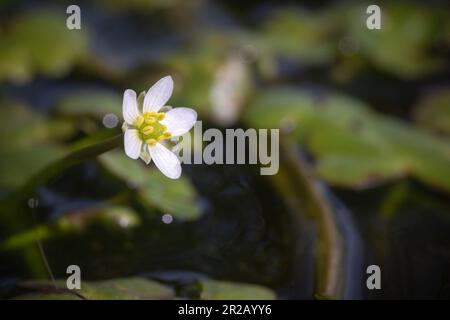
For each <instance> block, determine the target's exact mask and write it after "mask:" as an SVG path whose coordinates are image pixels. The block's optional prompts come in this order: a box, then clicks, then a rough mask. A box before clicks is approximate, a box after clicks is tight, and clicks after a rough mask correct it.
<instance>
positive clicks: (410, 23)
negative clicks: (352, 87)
mask: <svg viewBox="0 0 450 320" xmlns="http://www.w3.org/2000/svg"><path fill="white" fill-rule="evenodd" d="M368 5H369V3H367V4H366V5H364V4H362V5H360V4H358V5H357V6H355V7H353V8H348V7H345V8H344V9H343V11H344V12H345V16H346V19H345V21H347V22H348V23H349V36H350V37H352V38H353V39H355V41H357V43H358V44H359V47H360V49H361V53H362V54H363V55H364V56H365V57H366V58H367V59H368V60H369V61H370V62H371V63H373V64H375V65H376V66H377V67H379V68H380V69H382V70H384V71H385V72H389V73H394V74H396V75H398V76H400V77H404V78H415V77H418V76H421V75H423V74H426V73H428V72H431V71H434V70H437V69H438V68H439V66H440V64H441V61H439V60H438V58H436V57H434V56H431V55H430V54H429V53H428V52H427V49H428V48H429V47H430V46H431V45H432V43H433V40H434V38H435V35H436V34H437V33H438V32H439V28H440V26H439V25H440V24H442V23H443V21H445V20H444V19H440V17H439V16H438V15H437V14H434V15H433V14H432V12H431V9H430V8H429V7H424V6H420V5H414V4H411V3H408V4H406V3H404V4H401V3H389V4H386V5H384V6H383V9H382V18H381V20H382V22H381V23H382V27H381V29H379V30H370V29H368V28H366V19H367V17H368V15H367V14H366V8H367V7H368ZM399 41H401V44H399Z"/></svg>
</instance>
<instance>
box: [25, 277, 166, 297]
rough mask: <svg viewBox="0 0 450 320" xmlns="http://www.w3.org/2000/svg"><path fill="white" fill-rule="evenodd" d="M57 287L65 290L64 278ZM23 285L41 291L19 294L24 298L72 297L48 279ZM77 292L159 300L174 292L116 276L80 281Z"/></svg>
mask: <svg viewBox="0 0 450 320" xmlns="http://www.w3.org/2000/svg"><path fill="white" fill-rule="evenodd" d="M56 283H57V289H59V290H61V291H62V290H67V286H66V281H65V280H57V282H56ZM22 286H23V287H27V288H33V289H41V290H44V292H43V293H41V294H39V293H33V294H31V295H26V296H19V298H22V299H24V297H25V298H29V299H31V300H33V299H37V300H41V299H53V298H55V299H66V298H67V299H73V297H70V296H69V294H70V293H67V292H51V291H52V289H53V291H55V289H54V287H53V284H52V283H51V282H49V281H28V282H24V283H22ZM74 292H76V293H77V294H79V295H81V296H82V297H83V298H85V299H89V300H119V299H120V300H159V299H173V298H174V296H175V293H174V291H173V289H172V288H170V287H168V286H165V285H162V284H160V283H158V282H155V281H152V280H148V279H146V278H142V277H130V278H118V279H111V280H104V281H82V282H81V289H80V290H74ZM75 297H76V296H75Z"/></svg>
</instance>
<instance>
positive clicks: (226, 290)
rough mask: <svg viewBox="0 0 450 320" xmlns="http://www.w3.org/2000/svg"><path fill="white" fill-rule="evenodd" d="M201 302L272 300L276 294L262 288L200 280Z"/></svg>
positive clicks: (251, 285)
mask: <svg viewBox="0 0 450 320" xmlns="http://www.w3.org/2000/svg"><path fill="white" fill-rule="evenodd" d="M200 284H201V286H202V293H201V299H203V300H273V299H276V294H275V293H274V292H273V291H272V290H270V289H268V288H265V287H263V286H260V285H255V284H245V283H237V282H226V281H217V280H201V281H200Z"/></svg>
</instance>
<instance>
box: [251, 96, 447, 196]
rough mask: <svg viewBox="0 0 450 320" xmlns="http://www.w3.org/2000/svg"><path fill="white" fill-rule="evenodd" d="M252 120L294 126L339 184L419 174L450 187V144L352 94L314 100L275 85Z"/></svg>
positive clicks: (325, 173) (354, 184)
mask: <svg viewBox="0 0 450 320" xmlns="http://www.w3.org/2000/svg"><path fill="white" fill-rule="evenodd" d="M246 119H247V121H248V122H249V124H250V125H252V126H257V127H260V128H281V129H282V130H293V133H292V134H293V135H294V136H295V137H296V138H297V139H298V141H300V142H302V143H305V144H306V145H307V146H308V148H309V149H310V150H311V151H312V152H313V153H314V155H316V156H317V158H318V162H317V171H318V173H319V174H320V175H321V176H323V177H324V178H325V179H327V180H328V181H330V182H331V183H334V184H337V185H343V186H348V187H367V186H370V185H373V184H376V183H380V182H382V181H385V180H387V179H392V178H396V177H399V176H405V175H409V174H411V175H413V176H415V177H416V178H418V179H420V180H422V181H423V182H425V183H427V184H430V185H432V186H434V187H438V188H442V189H445V190H447V191H450V171H449V170H448V168H449V165H450V148H449V145H448V143H445V142H444V141H442V140H440V139H438V138H436V137H433V136H431V135H429V134H426V133H424V132H420V131H417V130H415V129H414V128H412V127H410V126H408V125H407V124H405V123H403V122H400V121H397V120H393V119H390V118H388V117H385V116H382V115H379V114H376V113H375V112H372V111H371V110H370V109H369V108H368V106H366V105H365V104H363V103H362V102H360V101H358V100H355V99H352V98H350V97H346V96H342V95H337V94H329V95H327V96H323V97H318V98H314V97H313V96H311V95H309V94H306V93H305V92H302V91H298V90H294V89H274V90H271V91H266V92H265V93H262V94H261V95H259V96H258V97H257V99H255V101H254V103H253V105H252V106H251V108H250V110H249V112H248V113H247V115H246Z"/></svg>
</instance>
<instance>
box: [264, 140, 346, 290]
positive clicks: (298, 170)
mask: <svg viewBox="0 0 450 320" xmlns="http://www.w3.org/2000/svg"><path fill="white" fill-rule="evenodd" d="M280 153H281V157H280V158H281V160H282V165H281V166H280V171H279V173H278V175H277V176H273V178H272V181H273V183H274V184H275V185H276V188H277V189H278V190H279V191H280V194H281V195H282V197H283V198H284V199H285V201H286V203H287V205H288V206H289V207H290V209H291V210H292V212H293V214H294V219H300V217H302V216H304V215H305V213H306V214H307V215H308V216H309V217H311V218H312V219H314V221H315V223H316V225H317V226H318V241H317V246H316V284H315V293H316V294H320V295H324V296H329V297H333V298H337V299H339V298H342V297H343V293H344V281H343V277H344V275H345V272H344V268H345V263H344V243H343V236H342V234H341V230H340V228H339V226H338V224H337V221H336V217H335V214H334V212H333V210H332V208H331V206H330V204H329V203H328V200H327V199H326V198H325V197H324V196H323V194H322V192H321V191H320V189H319V185H318V181H316V180H315V179H314V178H313V175H312V174H311V169H310V168H309V165H308V164H307V163H306V162H305V160H303V159H302V157H301V156H300V154H299V149H298V146H297V145H295V143H293V142H292V141H291V139H290V138H289V137H282V139H280Z"/></svg>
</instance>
